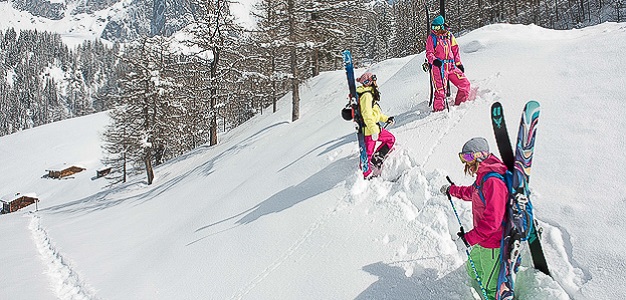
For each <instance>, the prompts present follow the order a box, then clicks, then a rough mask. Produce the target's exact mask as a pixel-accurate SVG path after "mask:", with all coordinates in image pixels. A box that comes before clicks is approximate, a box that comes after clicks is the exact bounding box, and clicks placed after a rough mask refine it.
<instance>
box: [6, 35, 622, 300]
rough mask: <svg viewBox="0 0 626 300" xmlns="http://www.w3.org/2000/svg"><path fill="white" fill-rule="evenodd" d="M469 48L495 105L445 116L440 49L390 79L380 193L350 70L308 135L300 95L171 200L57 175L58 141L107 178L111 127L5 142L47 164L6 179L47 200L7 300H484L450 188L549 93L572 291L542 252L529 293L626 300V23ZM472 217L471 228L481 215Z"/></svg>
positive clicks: (10, 239)
mask: <svg viewBox="0 0 626 300" xmlns="http://www.w3.org/2000/svg"><path fill="white" fill-rule="evenodd" d="M458 41H459V43H460V45H461V49H462V53H461V56H462V59H463V63H464V65H465V67H466V71H467V75H468V77H469V78H470V80H471V82H472V84H473V86H474V87H475V88H477V95H478V97H477V99H476V100H475V101H473V102H471V103H468V104H463V105H462V106H460V107H453V108H452V109H451V111H450V112H449V113H448V112H445V113H437V114H432V113H430V110H429V108H428V107H427V103H428V99H427V97H428V93H429V91H428V89H427V87H428V77H427V74H425V73H424V72H422V71H421V63H422V62H423V54H421V55H417V56H410V57H405V58H400V59H393V60H389V61H385V62H382V63H380V64H376V65H374V66H371V68H370V70H371V71H373V72H374V73H376V74H377V76H378V78H379V85H380V87H381V92H382V101H381V106H382V107H383V111H385V112H386V113H388V114H389V115H395V116H396V120H397V124H396V125H395V126H394V127H393V128H391V129H390V130H391V132H393V133H394V134H395V135H396V137H397V148H396V151H394V152H393V153H392V154H391V156H390V158H389V160H388V161H387V163H386V166H385V169H384V171H383V174H382V177H381V178H377V179H374V180H372V181H363V180H362V179H361V178H360V174H359V171H358V170H357V164H358V159H357V152H358V151H357V149H356V138H355V134H354V131H353V126H352V124H351V123H349V122H345V121H343V120H342V119H341V118H340V116H339V112H340V109H341V108H342V106H343V104H344V103H345V95H346V94H347V87H346V84H345V74H344V73H343V71H335V72H326V73H323V74H322V75H320V76H318V77H316V78H313V79H311V80H309V81H308V82H307V83H306V84H305V85H304V86H303V87H302V93H301V94H302V100H301V105H302V106H301V116H302V117H301V119H300V120H298V121H297V122H293V123H291V122H289V120H290V114H291V109H290V103H291V99H290V97H289V96H286V97H284V98H283V99H282V100H281V101H280V106H279V111H278V112H277V113H275V114H264V115H259V116H257V117H255V118H253V119H252V120H250V121H249V122H247V123H245V124H243V125H242V126H240V127H239V128H236V129H235V130H233V131H231V132H229V133H228V134H226V135H223V136H222V137H221V141H220V143H219V144H218V145H217V146H214V147H200V148H198V149H196V150H194V151H192V152H190V153H188V154H187V155H185V156H183V157H180V158H178V159H176V160H174V161H171V162H168V163H166V164H164V165H162V166H160V167H158V168H157V169H156V175H157V178H156V181H155V183H154V184H153V185H151V186H148V185H146V184H145V179H144V178H142V177H138V178H135V179H133V180H131V182H129V183H128V184H126V185H122V186H118V187H115V188H112V189H105V188H103V186H104V183H101V182H100V181H99V180H93V181H92V180H90V178H89V176H87V173H85V174H84V175H81V174H80V173H79V174H78V175H77V176H76V177H75V178H74V179H68V180H63V181H58V180H49V179H43V178H40V177H41V175H42V174H41V171H40V170H43V169H45V168H46V167H47V166H48V162H49V161H55V162H57V161H59V160H60V159H61V158H62V156H61V155H59V154H58V153H50V152H49V151H48V150H46V149H54V148H55V147H61V146H67V147H68V148H69V149H73V150H72V151H74V150H76V152H73V154H72V158H74V159H75V160H81V161H84V164H87V165H88V166H87V167H88V171H87V172H89V171H90V170H92V169H91V168H97V167H98V166H96V165H97V163H96V162H95V161H96V160H97V159H98V158H99V153H97V151H96V150H95V149H96V145H97V141H94V139H95V138H96V137H97V136H98V133H97V132H98V131H100V130H102V128H103V123H104V122H106V118H105V116H103V115H96V116H93V117H85V118H81V119H77V120H68V121H64V122H60V123H55V124H50V125H46V126H42V127H40V128H35V129H32V130H29V131H24V132H20V133H17V134H13V135H10V136H5V137H2V138H0V154H2V155H0V165H2V166H3V170H5V168H6V169H7V170H9V169H11V170H20V169H21V166H24V168H26V169H27V170H25V171H23V172H22V171H14V172H6V171H5V172H2V173H0V183H1V184H0V194H7V193H12V192H15V191H25V192H36V193H37V194H38V195H40V198H41V199H42V201H41V203H40V205H39V211H37V212H34V211H33V210H34V207H33V208H31V207H29V208H27V209H24V210H23V211H20V212H17V213H13V214H9V215H2V216H0V224H2V225H3V226H1V227H0V228H1V229H0V235H1V236H2V239H3V242H2V243H0V266H1V267H2V269H3V272H0V282H3V283H4V287H3V289H0V298H3V299H4V298H7V299H55V298H57V299H74V298H82V299H471V298H472V297H473V296H472V292H471V291H470V288H469V280H468V278H467V275H466V274H465V270H464V266H463V264H464V261H465V259H466V258H465V253H464V251H463V245H462V244H461V243H460V242H458V241H456V242H455V241H454V240H453V237H454V236H455V233H456V232H457V229H458V225H457V224H456V220H455V218H454V215H453V213H452V210H451V208H450V205H449V203H448V201H447V198H445V197H444V196H442V195H439V194H438V192H437V190H438V188H439V187H440V186H441V184H443V183H444V182H445V175H450V176H451V177H452V179H453V180H455V181H456V182H457V184H470V183H471V182H472V179H471V178H469V177H466V176H464V174H463V170H462V165H461V163H460V162H459V160H458V157H457V153H458V152H459V151H460V148H461V146H462V145H463V143H464V142H465V141H466V140H468V139H469V138H471V137H474V136H484V137H486V138H487V139H488V140H489V141H490V143H491V146H492V148H494V149H495V143H494V139H493V134H492V132H491V126H490V122H489V107H490V105H491V103H493V101H500V102H502V103H503V105H504V109H505V114H506V118H507V120H508V124H509V129H510V130H511V132H510V134H511V135H512V136H515V134H516V127H517V124H518V120H519V119H518V118H519V115H520V113H521V109H522V107H523V104H524V103H525V102H526V101H527V100H530V99H535V100H538V101H539V102H540V103H541V105H542V112H541V117H540V123H539V129H538V133H537V145H536V149H535V158H534V164H533V170H532V181H531V188H532V190H533V193H534V198H533V201H534V204H535V207H536V216H537V217H538V219H539V220H540V222H541V224H542V225H543V226H544V228H545V231H544V249H545V251H546V254H547V257H548V261H549V264H550V268H551V271H552V272H553V274H554V279H552V278H549V277H547V276H545V275H543V274H541V273H539V272H535V271H534V269H532V268H529V267H528V266H529V260H528V257H527V253H526V254H525V255H526V260H525V261H524V264H523V268H522V270H521V272H520V274H519V277H518V281H517V285H516V286H517V288H518V290H519V296H520V299H533V300H534V299H592V298H593V299H595V298H600V299H616V298H617V297H618V296H621V295H624V294H626V287H624V285H622V284H620V283H621V280H622V279H621V278H624V277H625V276H626V269H625V268H623V265H624V261H626V254H624V251H623V248H624V245H625V243H624V242H623V241H622V240H621V239H620V237H621V231H622V230H621V229H623V228H625V227H626V221H624V218H623V217H622V216H621V214H622V212H623V211H624V210H625V209H626V198H624V195H625V194H626V187H625V186H626V176H625V175H624V172H623V170H624V169H625V167H626V162H624V160H623V159H621V158H622V157H623V153H625V152H626V141H625V138H624V136H625V134H624V133H625V132H626V121H624V118H623V114H624V113H625V112H626V104H625V103H624V101H622V99H621V95H622V94H623V91H624V86H625V83H626V82H625V81H626V80H625V79H624V78H623V76H621V70H622V69H624V67H623V66H622V65H625V64H626V63H625V62H623V61H621V60H620V59H619V57H621V56H622V49H623V47H624V46H626V24H614V23H607V24H602V25H598V26H594V27H590V28H585V29H581V30H572V31H554V30H546V29H543V28H540V27H537V26H522V25H508V24H500V25H491V26H487V27H484V28H482V29H479V30H476V31H473V32H471V33H469V34H467V35H465V36H463V37H460V38H459V39H458ZM363 71H365V70H359V71H357V73H361V72H363ZM83 120H85V123H80V122H83ZM74 122H76V123H74ZM81 132H82V133H81ZM70 133H71V134H77V135H78V137H74V138H69V136H70ZM65 136H68V140H65V139H64V138H65ZM82 138H84V139H82ZM83 147H85V148H84V149H85V150H84V151H79V150H80V149H83ZM68 151H69V150H68ZM494 151H495V150H494ZM91 176H92V175H91ZM456 204H457V209H459V213H460V216H461V220H462V221H463V223H464V224H465V226H466V227H469V226H471V225H470V224H471V211H470V207H469V205H468V204H467V203H461V201H458V200H457V201H456ZM5 270H6V271H5Z"/></svg>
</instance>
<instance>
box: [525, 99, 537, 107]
mask: <svg viewBox="0 0 626 300" xmlns="http://www.w3.org/2000/svg"><path fill="white" fill-rule="evenodd" d="M526 106H528V107H539V106H540V104H539V102H538V101H536V100H530V101H528V102H527V103H526Z"/></svg>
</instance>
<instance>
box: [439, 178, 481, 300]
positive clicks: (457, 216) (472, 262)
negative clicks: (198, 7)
mask: <svg viewBox="0 0 626 300" xmlns="http://www.w3.org/2000/svg"><path fill="white" fill-rule="evenodd" d="M446 179H447V180H448V182H449V183H450V184H452V185H454V182H452V180H450V176H446ZM446 195H447V196H448V200H449V201H450V205H451V206H452V210H453V211H454V215H455V216H456V220H457V222H459V226H461V232H463V233H465V229H463V224H462V223H461V218H459V214H458V213H457V211H456V207H455V206H454V202H452V196H450V193H446ZM471 249H472V247H470V246H468V247H466V248H465V254H467V259H468V261H469V262H470V265H471V266H472V270H474V276H476V281H478V286H479V287H480V290H481V291H482V292H483V296H484V297H485V300H488V299H489V297H488V296H487V291H486V290H485V288H484V287H483V282H482V280H480V275H478V270H476V265H475V264H474V260H473V259H472V257H471V256H470V250H471Z"/></svg>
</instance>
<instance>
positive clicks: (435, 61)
mask: <svg viewBox="0 0 626 300" xmlns="http://www.w3.org/2000/svg"><path fill="white" fill-rule="evenodd" d="M441 65H442V64H441V61H440V60H438V59H435V60H433V66H437V67H440V68H441Z"/></svg>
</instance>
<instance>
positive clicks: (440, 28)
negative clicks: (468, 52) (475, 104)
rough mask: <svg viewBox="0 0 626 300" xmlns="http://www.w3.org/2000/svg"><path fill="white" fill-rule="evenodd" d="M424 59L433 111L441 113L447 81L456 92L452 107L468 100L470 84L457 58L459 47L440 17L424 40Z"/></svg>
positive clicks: (435, 20)
mask: <svg viewBox="0 0 626 300" xmlns="http://www.w3.org/2000/svg"><path fill="white" fill-rule="evenodd" d="M426 59H427V60H428V63H429V64H430V66H431V68H430V72H432V73H431V76H432V79H433V82H432V83H431V84H433V85H434V89H435V92H434V95H433V97H434V100H433V110H434V111H442V110H443V109H444V100H445V97H446V87H447V84H446V83H447V81H448V80H450V81H451V82H452V84H454V85H455V86H456V87H457V89H458V92H457V94H456V99H455V100H454V105H459V104H461V103H463V102H465V101H467V99H468V98H469V93H470V82H469V80H468V79H467V77H465V74H464V72H465V68H464V67H463V64H462V63H461V57H460V56H459V45H458V44H457V42H456V39H455V38H454V35H452V33H451V32H450V31H449V30H448V27H447V26H446V24H445V23H444V19H443V17H442V16H437V17H436V18H435V19H434V20H433V22H432V24H431V33H430V34H429V35H428V37H427V38H426Z"/></svg>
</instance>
